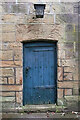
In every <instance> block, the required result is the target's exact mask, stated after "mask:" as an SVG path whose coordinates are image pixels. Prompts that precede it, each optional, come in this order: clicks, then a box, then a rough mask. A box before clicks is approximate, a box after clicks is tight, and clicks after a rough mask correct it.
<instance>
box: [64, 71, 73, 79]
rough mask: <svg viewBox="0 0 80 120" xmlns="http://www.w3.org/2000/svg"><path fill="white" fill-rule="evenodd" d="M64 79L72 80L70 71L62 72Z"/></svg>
mask: <svg viewBox="0 0 80 120" xmlns="http://www.w3.org/2000/svg"><path fill="white" fill-rule="evenodd" d="M64 80H73V76H72V73H64Z"/></svg>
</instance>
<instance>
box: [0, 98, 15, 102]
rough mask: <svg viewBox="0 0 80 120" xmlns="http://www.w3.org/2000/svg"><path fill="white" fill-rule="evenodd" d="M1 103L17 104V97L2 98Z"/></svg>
mask: <svg viewBox="0 0 80 120" xmlns="http://www.w3.org/2000/svg"><path fill="white" fill-rule="evenodd" d="M0 102H15V97H2V98H1V97H0Z"/></svg>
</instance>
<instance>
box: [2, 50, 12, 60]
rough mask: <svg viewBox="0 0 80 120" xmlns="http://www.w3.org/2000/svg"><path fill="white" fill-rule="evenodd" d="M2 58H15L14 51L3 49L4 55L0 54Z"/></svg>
mask: <svg viewBox="0 0 80 120" xmlns="http://www.w3.org/2000/svg"><path fill="white" fill-rule="evenodd" d="M0 59H1V60H13V51H12V50H8V51H2V55H1V56H0Z"/></svg>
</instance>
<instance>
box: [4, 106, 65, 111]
mask: <svg viewBox="0 0 80 120" xmlns="http://www.w3.org/2000/svg"><path fill="white" fill-rule="evenodd" d="M66 110H67V108H66V107H64V106H57V105H54V104H45V105H25V106H22V107H17V108H9V109H8V108H7V109H2V112H3V113H8V112H9V113H11V112H12V113H28V112H34V113H36V112H63V111H66Z"/></svg>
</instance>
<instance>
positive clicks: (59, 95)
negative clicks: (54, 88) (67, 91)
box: [58, 89, 63, 98]
mask: <svg viewBox="0 0 80 120" xmlns="http://www.w3.org/2000/svg"><path fill="white" fill-rule="evenodd" d="M58 98H63V89H58Z"/></svg>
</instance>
